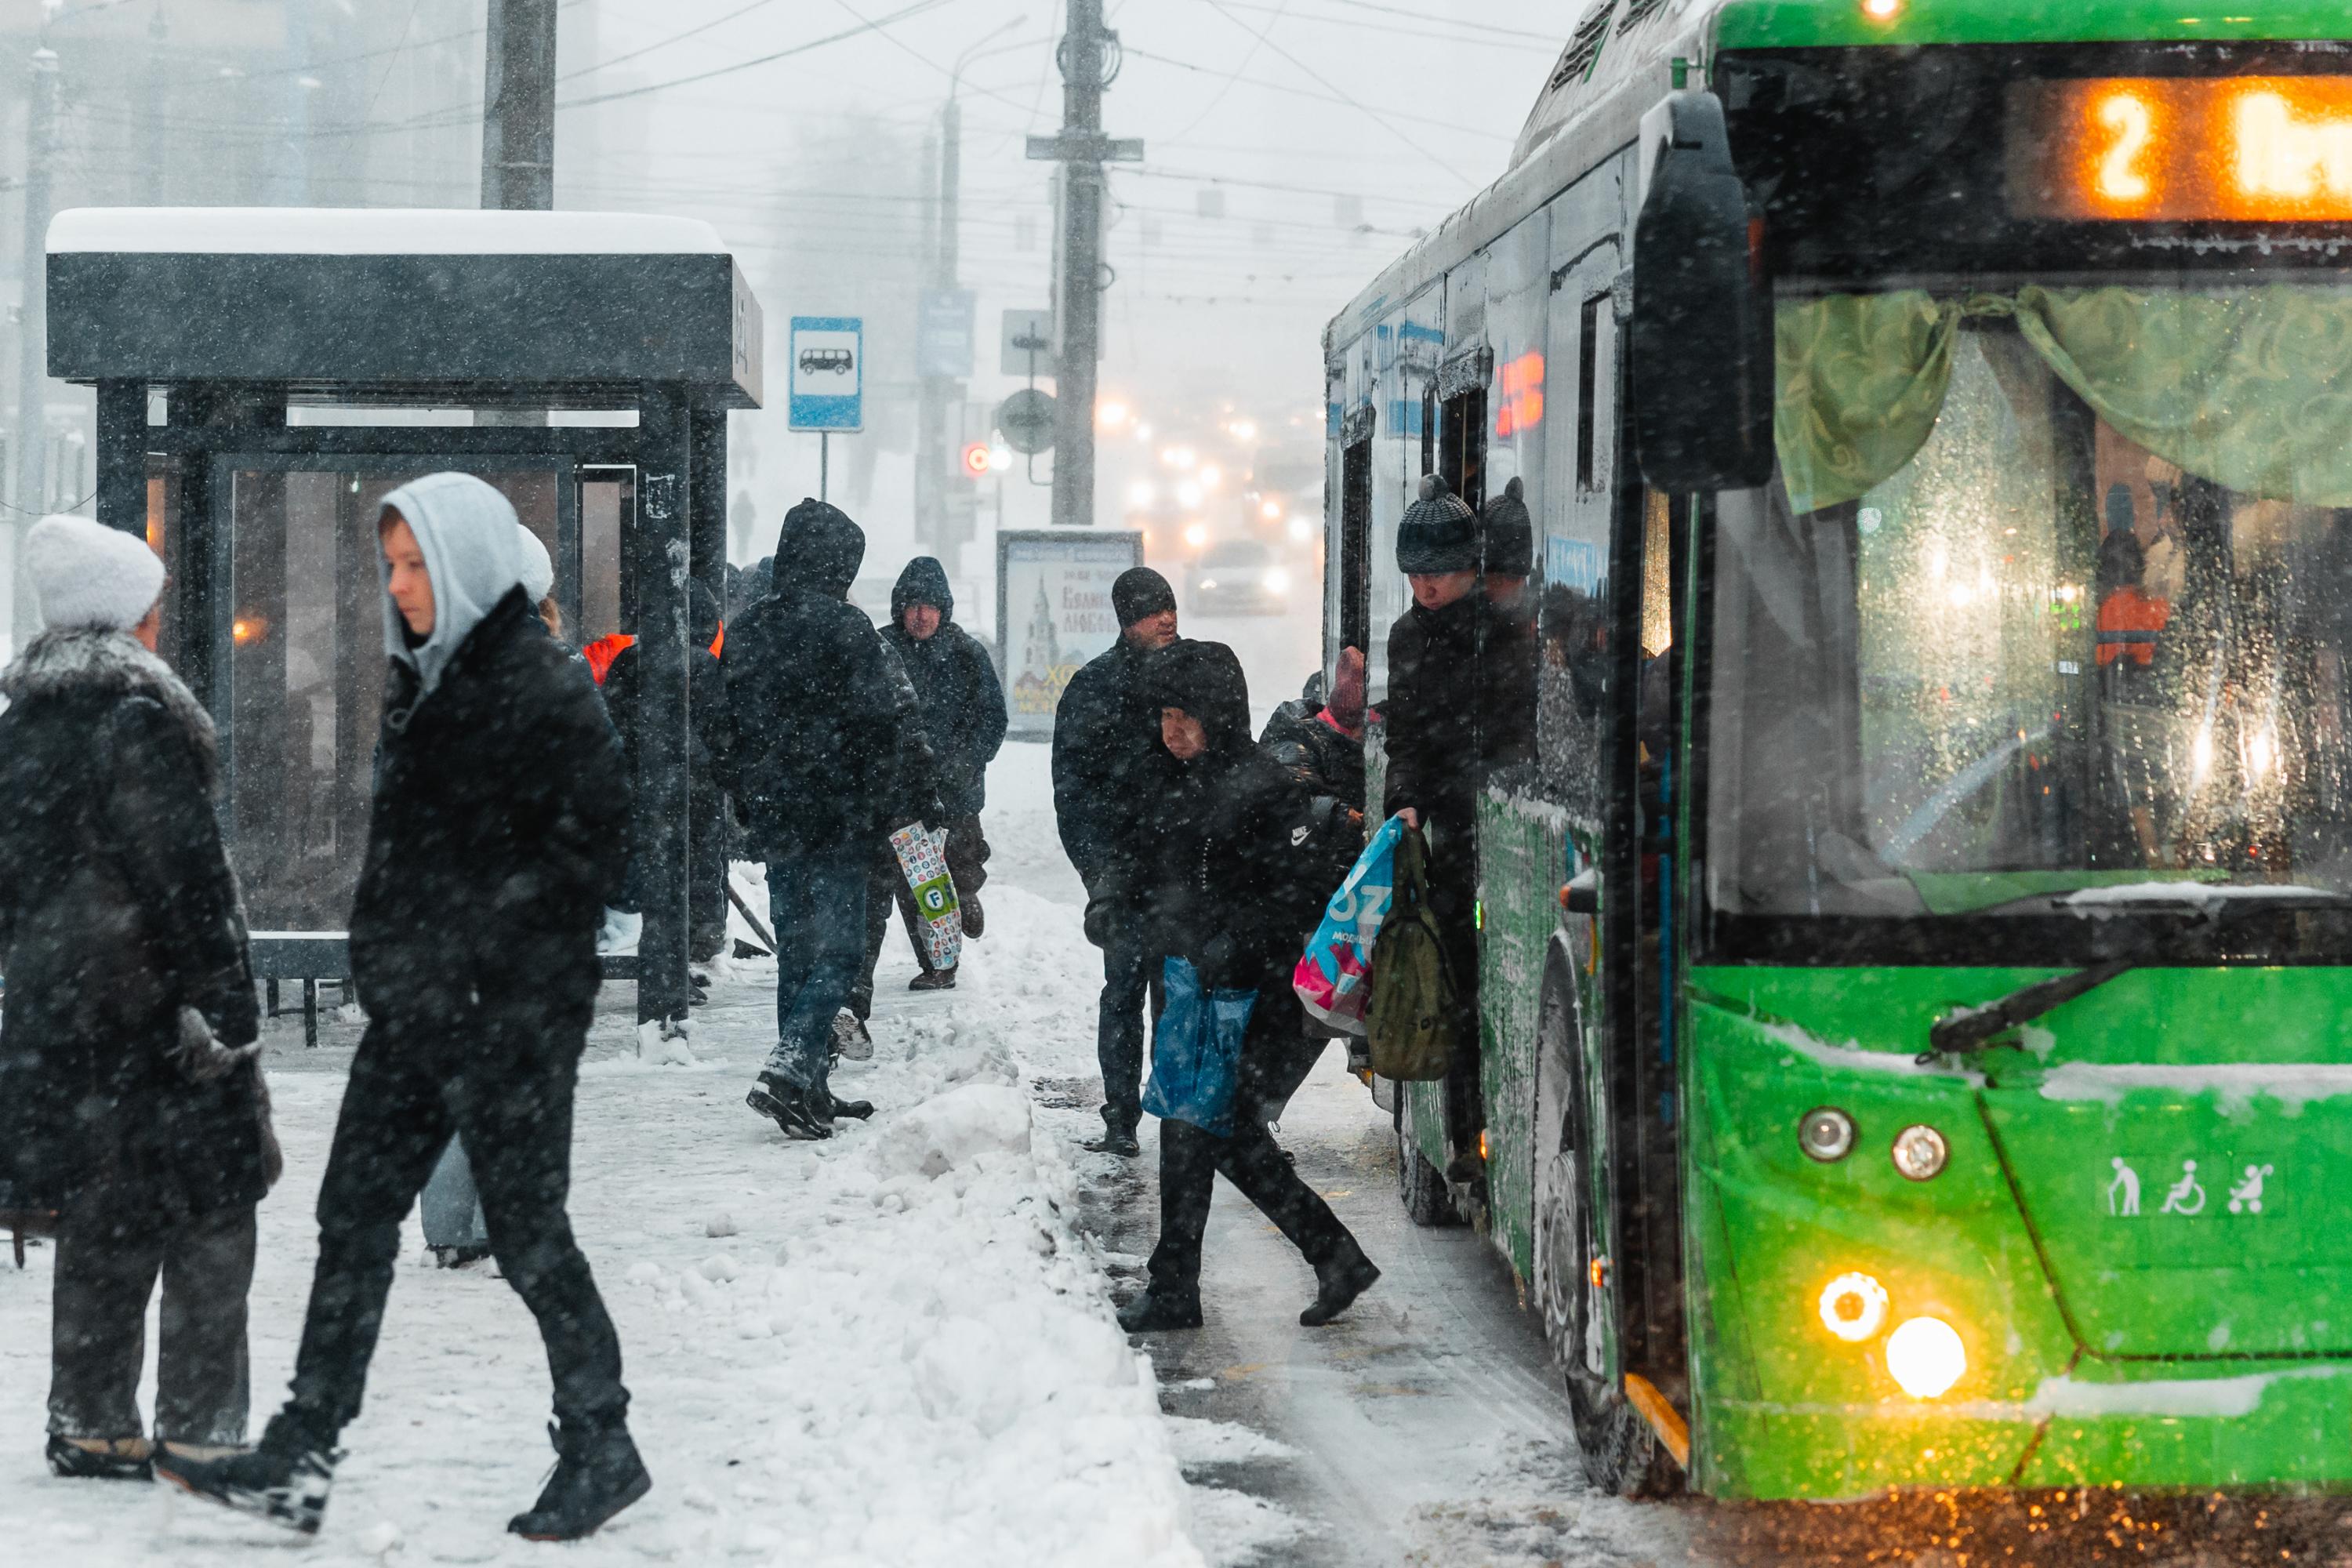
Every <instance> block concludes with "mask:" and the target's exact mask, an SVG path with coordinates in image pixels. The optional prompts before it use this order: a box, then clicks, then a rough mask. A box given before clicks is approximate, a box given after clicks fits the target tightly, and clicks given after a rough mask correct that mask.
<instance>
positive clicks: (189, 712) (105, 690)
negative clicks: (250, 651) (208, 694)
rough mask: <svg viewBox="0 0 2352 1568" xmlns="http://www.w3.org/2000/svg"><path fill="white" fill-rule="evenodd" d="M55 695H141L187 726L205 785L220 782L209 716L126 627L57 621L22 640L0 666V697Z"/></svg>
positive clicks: (19, 699) (216, 744) (23, 699)
mask: <svg viewBox="0 0 2352 1568" xmlns="http://www.w3.org/2000/svg"><path fill="white" fill-rule="evenodd" d="M51 697H59V698H69V697H100V698H105V697H144V698H147V699H148V700H151V701H152V702H154V703H155V704H156V705H157V706H159V707H160V708H162V709H163V711H164V712H166V713H169V714H170V715H171V716H172V717H173V720H175V721H177V722H178V723H179V725H180V727H181V728H182V729H183V730H184V731H187V735H188V742H189V744H190V746H191V747H192V748H193V749H194V752H195V753H196V755H197V757H198V758H199V759H201V761H202V762H203V763H204V784H205V789H206V790H211V789H213V788H215V787H216V786H217V785H218V784H219V782H220V745H219V741H218V738H217V737H216V736H215V732H214V730H213V716H212V715H211V714H210V713H207V712H205V705H204V704H203V703H201V702H199V701H197V700H196V694H195V693H194V692H193V691H190V690H189V689H188V688H187V685H186V683H185V682H184V681H183V680H181V679H180V678H179V677H178V676H177V675H175V674H173V672H172V667H171V666H170V665H168V664H165V663H164V662H163V660H162V659H161V658H157V657H156V656H155V655H153V654H152V653H149V652H148V651H147V650H146V649H145V648H144V647H141V646H140V643H139V641H138V639H137V638H135V637H132V636H131V634H130V633H129V632H116V631H99V630H95V629H93V628H90V627H87V626H59V627H57V628H55V629H54V630H50V631H46V632H43V633H41V634H40V636H38V637H35V638H34V639H33V640H32V641H31V642H28V643H26V645H25V647H24V651H23V652H21V653H19V654H18V655H17V656H16V659H15V661H14V662H12V663H11V664H10V665H9V666H8V667H7V668H5V669H0V698H5V699H6V700H8V701H9V702H10V703H12V704H13V703H17V702H31V701H37V700H41V699H44V698H51Z"/></svg>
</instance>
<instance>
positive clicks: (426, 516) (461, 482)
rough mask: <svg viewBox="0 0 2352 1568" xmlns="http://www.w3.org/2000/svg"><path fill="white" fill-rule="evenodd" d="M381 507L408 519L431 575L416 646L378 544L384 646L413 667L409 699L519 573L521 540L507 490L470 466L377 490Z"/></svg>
mask: <svg viewBox="0 0 2352 1568" xmlns="http://www.w3.org/2000/svg"><path fill="white" fill-rule="evenodd" d="M383 510H385V511H397V512H398V513H400V515H401V516H402V517H404V518H405V519H407V520H408V527H409V531H410V532H412V533H414V534H415V535H416V545H417V548H418V549H419V550H421V551H422V552H424V555H425V574H426V575H427V576H429V577H431V578H432V579H433V633H432V635H431V636H430V637H426V638H425V641H424V642H423V643H422V644H421V645H419V646H417V647H410V646H409V642H408V626H407V623H405V622H404V621H403V620H402V619H401V618H400V606H399V605H395V604H394V603H393V602H392V568H391V567H390V566H389V565H387V564H386V563H384V561H383V555H382V553H381V552H379V553H378V555H377V558H376V571H377V574H378V576H379V579H380V580H381V581H382V583H383V589H384V594H383V649H384V652H385V653H387V654H389V655H391V656H392V658H395V659H398V660H399V661H401V662H402V663H404V664H406V665H408V666H409V667H410V668H413V669H415V671H416V680H417V687H416V700H418V701H419V702H422V701H424V700H425V699H426V698H428V697H430V696H432V695H433V689H434V688H435V687H436V686H438V685H440V684H441V676H442V673H443V672H444V671H445V670H446V669H447V668H449V661H450V659H452V658H455V657H456V656H457V649H458V647H460V646H461V645H462V644H463V643H464V642H465V640H466V639H467V637H470V636H471V635H472V634H473V630H474V628H475V627H476V626H480V625H481V624H482V622H483V621H484V620H485V619H487V618H488V616H489V613H490V612H491V611H492V610H494V609H496V608H498V605H499V600H501V599H503V598H505V597H506V596H507V595H509V594H511V593H513V592H514V590H515V585H516V584H519V583H520V582H521V581H522V576H523V568H524V561H523V555H522V541H521V539H520V536H519V534H518V532H517V529H518V524H517V522H516V520H515V510H514V508H513V506H512V505H511V504H509V502H508V500H507V498H506V497H504V496H502V495H500V494H499V492H498V491H497V490H496V489H493V488H491V487H490V486H489V485H488V484H486V483H484V482H483V481H482V480H480V479H476V478H475V477H474V476H473V475H471V474H427V475H425V477H424V478H423V479H412V480H411V481H409V482H408V483H407V484H404V485H403V486H401V487H400V488H399V489H396V490H394V491H393V492H392V493H391V494H390V495H388V496H386V497H384V498H383Z"/></svg>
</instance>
